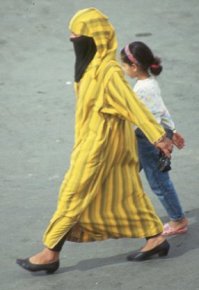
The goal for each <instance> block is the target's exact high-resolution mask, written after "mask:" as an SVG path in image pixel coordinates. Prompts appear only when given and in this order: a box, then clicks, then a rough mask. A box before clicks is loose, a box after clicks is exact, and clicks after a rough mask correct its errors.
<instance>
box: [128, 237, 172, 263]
mask: <svg viewBox="0 0 199 290" xmlns="http://www.w3.org/2000/svg"><path fill="white" fill-rule="evenodd" d="M169 248H170V245H169V243H168V242H167V241H164V242H163V243H162V244H160V245H158V246H157V247H155V248H153V249H152V250H149V251H145V252H140V251H136V252H134V253H133V254H131V255H129V256H127V260H128V261H132V262H140V261H146V260H149V259H151V258H152V257H153V256H154V255H158V256H159V257H165V256H167V255H168V253H169Z"/></svg>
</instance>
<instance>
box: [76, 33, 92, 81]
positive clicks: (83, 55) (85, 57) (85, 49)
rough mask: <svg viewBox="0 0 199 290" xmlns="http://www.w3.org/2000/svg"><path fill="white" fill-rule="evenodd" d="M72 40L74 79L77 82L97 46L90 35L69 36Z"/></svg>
mask: <svg viewBox="0 0 199 290" xmlns="http://www.w3.org/2000/svg"><path fill="white" fill-rule="evenodd" d="M71 41H72V42H73V46H74V51H75V56H76V61H75V81H76V82H79V81H80V79H81V78H82V76H83V74H84V72H85V70H86V68H87V66H88V65H89V63H90V62H91V60H92V59H93V57H94V55H95V53H96V51H97V48H96V45H95V42H94V40H93V38H92V37H88V36H84V35H83V36H79V37H75V38H71Z"/></svg>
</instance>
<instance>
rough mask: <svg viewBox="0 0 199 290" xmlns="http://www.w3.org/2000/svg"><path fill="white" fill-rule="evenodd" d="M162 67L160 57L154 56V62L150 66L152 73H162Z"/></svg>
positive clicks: (155, 74) (156, 74)
mask: <svg viewBox="0 0 199 290" xmlns="http://www.w3.org/2000/svg"><path fill="white" fill-rule="evenodd" d="M162 69H163V67H162V65H161V60H160V58H158V57H154V61H153V63H152V64H151V65H150V66H149V71H150V73H151V74H152V75H154V76H158V75H159V74H160V73H161V71H162Z"/></svg>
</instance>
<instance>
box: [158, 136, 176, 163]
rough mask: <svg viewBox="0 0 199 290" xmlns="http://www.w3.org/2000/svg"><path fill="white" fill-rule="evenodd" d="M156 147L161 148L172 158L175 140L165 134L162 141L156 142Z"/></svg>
mask: <svg viewBox="0 0 199 290" xmlns="http://www.w3.org/2000/svg"><path fill="white" fill-rule="evenodd" d="M155 146H156V148H158V149H160V151H162V152H163V153H164V155H165V156H167V157H169V158H171V152H172V150H173V141H172V140H170V139H169V138H167V137H166V136H164V137H163V138H162V139H161V140H160V141H158V142H157V143H155Z"/></svg>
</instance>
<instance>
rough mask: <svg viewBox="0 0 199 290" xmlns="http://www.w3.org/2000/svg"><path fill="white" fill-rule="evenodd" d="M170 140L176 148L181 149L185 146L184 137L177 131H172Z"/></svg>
mask: <svg viewBox="0 0 199 290" xmlns="http://www.w3.org/2000/svg"><path fill="white" fill-rule="evenodd" d="M172 142H173V144H174V145H175V146H176V147H177V148H178V149H182V148H183V147H184V146H185V141H184V138H183V137H182V135H181V134H180V133H178V132H175V133H173V137H172Z"/></svg>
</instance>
